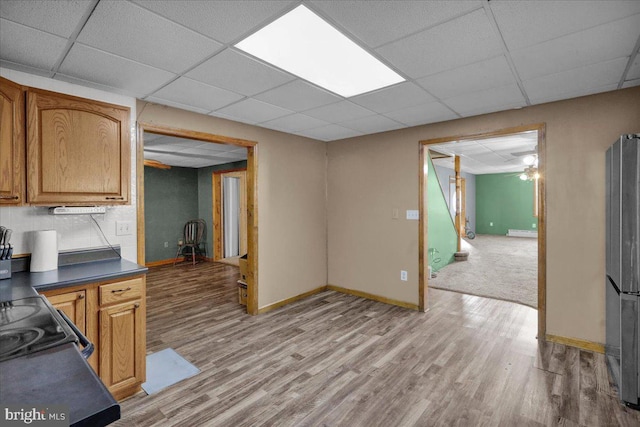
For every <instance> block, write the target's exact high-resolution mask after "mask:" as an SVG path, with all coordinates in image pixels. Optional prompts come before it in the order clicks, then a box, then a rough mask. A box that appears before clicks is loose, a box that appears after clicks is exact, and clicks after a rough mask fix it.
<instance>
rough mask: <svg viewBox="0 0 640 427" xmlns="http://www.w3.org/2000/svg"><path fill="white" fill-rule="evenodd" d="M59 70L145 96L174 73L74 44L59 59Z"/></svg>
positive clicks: (169, 78) (72, 75) (138, 95)
mask: <svg viewBox="0 0 640 427" xmlns="http://www.w3.org/2000/svg"><path fill="white" fill-rule="evenodd" d="M60 72H61V73H63V74H66V75H68V76H71V77H78V78H80V79H84V80H87V81H93V82H96V83H99V84H103V85H106V86H112V87H116V88H121V89H123V90H126V91H129V92H130V93H131V94H135V95H136V96H137V97H141V96H143V95H147V94H148V93H149V92H152V91H154V90H156V89H157V88H158V87H159V86H161V85H163V84H164V83H166V82H168V81H169V80H171V79H172V78H174V77H175V74H172V73H169V72H168V71H164V70H159V69H157V68H153V67H149V66H147V65H143V64H139V63H137V62H134V61H130V60H128V59H125V58H121V57H119V56H115V55H112V54H110V53H106V52H102V51H100V50H97V49H93V48H90V47H87V46H83V45H81V44H79V43H75V44H74V45H73V47H72V48H71V50H70V51H69V54H68V55H67V57H66V58H65V60H64V61H63V62H62V66H61V67H60Z"/></svg>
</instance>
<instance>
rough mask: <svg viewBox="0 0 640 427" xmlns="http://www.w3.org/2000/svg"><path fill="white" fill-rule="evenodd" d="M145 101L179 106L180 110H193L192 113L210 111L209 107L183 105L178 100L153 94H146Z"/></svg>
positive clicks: (174, 106)
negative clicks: (170, 99) (157, 96)
mask: <svg viewBox="0 0 640 427" xmlns="http://www.w3.org/2000/svg"><path fill="white" fill-rule="evenodd" d="M144 100H145V101H149V102H153V103H155V104H160V105H166V106H168V107H173V108H179V109H181V110H187V111H193V112H194V113H200V114H207V113H209V111H211V109H210V108H198V107H194V106H192V105H185V104H181V103H179V102H174V101H169V100H168V99H161V98H156V97H155V96H147V97H145V98H144Z"/></svg>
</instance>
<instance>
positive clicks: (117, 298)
mask: <svg viewBox="0 0 640 427" xmlns="http://www.w3.org/2000/svg"><path fill="white" fill-rule="evenodd" d="M143 286H144V280H143V279H142V278H136V279H130V280H123V281H121V282H117V283H110V284H108V285H102V286H100V305H105V304H112V303H114V302H121V301H128V300H131V299H136V298H140V297H141V296H142V287H143Z"/></svg>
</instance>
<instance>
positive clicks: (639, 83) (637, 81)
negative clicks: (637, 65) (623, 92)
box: [622, 79, 640, 89]
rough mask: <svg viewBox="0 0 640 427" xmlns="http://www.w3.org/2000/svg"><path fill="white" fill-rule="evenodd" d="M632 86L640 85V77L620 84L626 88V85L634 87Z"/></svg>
mask: <svg viewBox="0 0 640 427" xmlns="http://www.w3.org/2000/svg"><path fill="white" fill-rule="evenodd" d="M634 86H640V79H635V80H626V81H625V82H624V83H623V84H622V88H623V89H626V88H628V87H634Z"/></svg>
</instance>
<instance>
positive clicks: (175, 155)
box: [144, 132, 247, 168]
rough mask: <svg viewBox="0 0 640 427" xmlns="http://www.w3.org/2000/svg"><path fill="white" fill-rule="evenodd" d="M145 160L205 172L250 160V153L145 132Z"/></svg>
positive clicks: (232, 146) (223, 145)
mask: <svg viewBox="0 0 640 427" xmlns="http://www.w3.org/2000/svg"><path fill="white" fill-rule="evenodd" d="M144 158H145V160H155V161H157V162H160V163H164V164H165V165H169V166H178V167H184V168H204V167H207V166H214V165H222V164H226V163H232V162H238V161H241V160H247V149H246V148H244V147H238V146H235V145H227V144H213V143H210V142H203V141H196V140H193V139H187V138H176V137H174V136H165V135H158V134H154V133H150V132H145V133H144Z"/></svg>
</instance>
